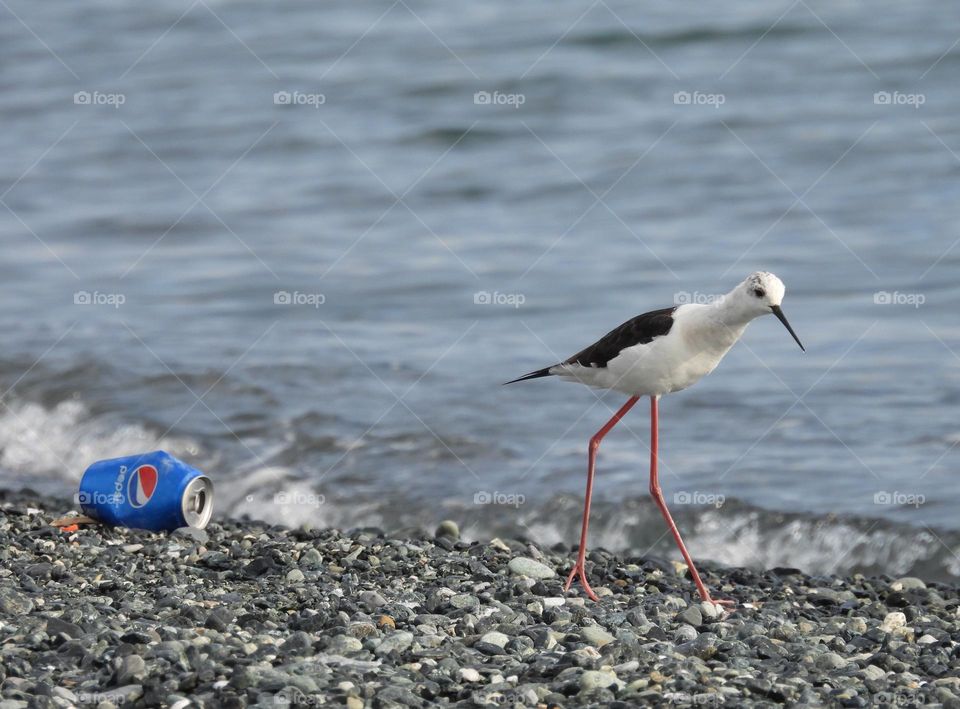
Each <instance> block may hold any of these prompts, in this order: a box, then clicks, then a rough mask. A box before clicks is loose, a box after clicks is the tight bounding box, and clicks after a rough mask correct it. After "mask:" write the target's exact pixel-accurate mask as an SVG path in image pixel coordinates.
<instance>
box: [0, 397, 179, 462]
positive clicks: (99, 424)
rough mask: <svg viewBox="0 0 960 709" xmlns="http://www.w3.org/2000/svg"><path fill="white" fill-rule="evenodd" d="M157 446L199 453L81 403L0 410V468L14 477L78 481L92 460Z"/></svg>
mask: <svg viewBox="0 0 960 709" xmlns="http://www.w3.org/2000/svg"><path fill="white" fill-rule="evenodd" d="M160 448H162V449H164V450H166V451H167V452H169V453H171V454H172V455H175V456H183V455H188V456H195V455H196V454H197V453H198V449H197V446H196V444H195V443H193V442H192V441H190V440H189V439H185V438H174V437H166V438H162V439H161V438H160V437H159V436H157V435H156V434H155V433H153V432H151V431H149V430H147V429H146V428H144V427H143V426H141V425H139V424H123V425H119V426H117V425H113V424H111V423H109V422H108V421H106V420H103V419H96V418H91V416H90V412H89V411H88V410H87V408H86V406H84V404H83V402H81V401H79V400H68V401H62V402H60V403H59V404H57V405H56V406H54V407H53V408H46V407H44V406H41V405H40V404H37V403H33V402H21V401H14V402H11V403H7V404H5V405H4V406H3V407H2V408H0V468H2V469H4V470H8V471H10V472H12V473H14V474H24V475H30V476H32V477H34V478H37V477H40V478H44V477H45V478H50V479H54V480H57V479H60V480H70V481H77V480H79V479H80V476H81V475H83V471H84V470H86V468H87V466H88V465H90V463H92V462H94V461H96V460H101V459H103V458H117V457H119V456H123V455H133V454H135V453H142V452H144V451H151V450H157V449H160Z"/></svg>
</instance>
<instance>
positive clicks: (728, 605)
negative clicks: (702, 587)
mask: <svg viewBox="0 0 960 709" xmlns="http://www.w3.org/2000/svg"><path fill="white" fill-rule="evenodd" d="M703 602H704V603H712V604H713V605H715V606H721V607H722V608H723V611H724V613H731V612H732V611H733V609H734V608H736V607H737V602H736V601H733V600H731V599H729V598H711V596H710V594H709V593H708V594H707V595H706V596H704V597H703Z"/></svg>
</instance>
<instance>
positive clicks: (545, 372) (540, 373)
mask: <svg viewBox="0 0 960 709" xmlns="http://www.w3.org/2000/svg"><path fill="white" fill-rule="evenodd" d="M555 366H556V365H553V364H551V365H550V366H549V367H544V368H543V369H538V370H537V371H535V372H530V373H529V374H524V375H523V376H522V377H517V378H516V379H511V380H510V381H509V382H504V383H503V384H504V386H506V385H507V384H515V383H516V382H523V381H526V380H527V379H539V378H540V377H549V376H551V373H550V370H551V369H553V368H554V367H555Z"/></svg>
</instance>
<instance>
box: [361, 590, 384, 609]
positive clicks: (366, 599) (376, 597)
mask: <svg viewBox="0 0 960 709" xmlns="http://www.w3.org/2000/svg"><path fill="white" fill-rule="evenodd" d="M360 604H361V605H363V606H364V607H365V608H366V609H367V612H368V613H373V612H374V611H375V610H378V609H380V608H383V607H384V606H385V605H387V599H386V598H384V597H383V596H381V595H380V594H379V593H377V592H376V591H364V592H363V593H361V594H360Z"/></svg>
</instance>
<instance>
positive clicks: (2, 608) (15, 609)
mask: <svg viewBox="0 0 960 709" xmlns="http://www.w3.org/2000/svg"><path fill="white" fill-rule="evenodd" d="M32 610H33V601H31V600H30V599H29V598H27V597H26V596H24V595H21V594H19V593H17V592H16V591H11V590H9V589H4V590H2V591H0V613H7V614H9V615H27V614H28V613H29V612H30V611H32Z"/></svg>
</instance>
